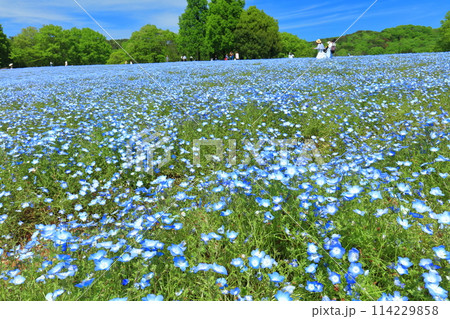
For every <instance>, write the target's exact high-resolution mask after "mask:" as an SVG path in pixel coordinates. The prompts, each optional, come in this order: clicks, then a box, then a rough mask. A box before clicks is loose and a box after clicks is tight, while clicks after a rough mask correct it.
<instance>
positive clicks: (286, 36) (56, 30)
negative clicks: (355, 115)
mask: <svg viewBox="0 0 450 319" xmlns="http://www.w3.org/2000/svg"><path fill="white" fill-rule="evenodd" d="M244 5H245V1H243V0H211V1H210V2H208V1H207V0H188V1H187V6H186V9H185V11H184V13H183V14H182V15H181V16H180V17H179V23H178V24H179V32H178V33H174V32H172V31H169V30H162V29H159V28H158V27H157V26H155V25H150V24H147V25H144V26H143V27H142V28H141V29H140V30H138V31H135V32H133V33H132V35H131V37H130V38H129V39H119V40H115V39H107V38H106V37H105V36H104V35H102V34H101V33H99V32H97V31H94V30H92V29H89V28H82V29H78V28H75V27H74V28H71V29H63V28H62V27H61V26H57V25H51V24H50V25H44V26H42V27H41V28H39V29H38V28H36V27H31V26H30V27H27V28H24V29H22V31H21V32H20V33H19V34H17V35H15V36H12V37H7V36H6V35H5V33H4V32H3V28H2V25H1V24H0V67H3V68H4V67H8V66H12V65H13V66H14V67H37V66H49V65H54V66H58V65H64V64H66V62H67V64H69V65H92V64H123V63H129V62H133V63H154V62H166V61H171V62H173V61H180V57H181V56H187V57H188V58H190V59H192V60H210V59H219V60H220V59H224V57H225V55H227V54H228V53H230V52H236V51H237V52H239V54H240V58H241V59H270V58H283V57H287V56H288V54H289V53H292V54H294V56H295V57H312V56H314V55H315V54H316V51H315V50H313V49H312V47H313V45H315V43H314V42H308V41H306V40H304V39H301V38H300V37H299V36H297V35H294V34H291V33H288V32H280V30H279V26H278V21H277V20H276V19H274V18H273V17H271V16H269V15H267V14H266V13H265V12H264V11H262V10H259V9H258V8H257V7H256V6H251V7H249V8H248V9H244ZM331 39H338V43H337V47H338V49H337V52H336V55H337V56H347V55H379V54H394V53H421V52H438V51H450V11H449V12H448V13H447V14H446V16H445V17H444V19H443V20H442V21H441V27H440V28H437V29H433V28H431V27H425V26H418V25H401V26H397V27H394V28H388V29H385V30H382V31H381V32H377V31H369V30H368V31H357V32H354V33H352V34H348V35H344V36H342V37H340V38H339V37H338V36H336V37H328V38H322V40H323V42H324V43H326V41H328V40H331ZM191 57H192V58H191Z"/></svg>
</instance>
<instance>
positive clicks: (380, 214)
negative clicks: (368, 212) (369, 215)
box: [373, 208, 389, 217]
mask: <svg viewBox="0 0 450 319" xmlns="http://www.w3.org/2000/svg"><path fill="white" fill-rule="evenodd" d="M388 212H389V209H388V208H383V209H381V208H378V209H377V212H376V213H375V214H373V215H374V216H375V217H381V216H383V215H385V214H387V213H388Z"/></svg>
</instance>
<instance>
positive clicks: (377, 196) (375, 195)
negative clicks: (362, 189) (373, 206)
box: [369, 191, 383, 202]
mask: <svg viewBox="0 0 450 319" xmlns="http://www.w3.org/2000/svg"><path fill="white" fill-rule="evenodd" d="M369 195H370V196H371V199H370V201H371V202H373V201H374V200H377V199H383V196H381V192H380V191H371V192H369Z"/></svg>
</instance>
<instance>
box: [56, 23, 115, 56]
mask: <svg viewBox="0 0 450 319" xmlns="http://www.w3.org/2000/svg"><path fill="white" fill-rule="evenodd" d="M65 34H66V39H67V40H66V41H67V46H66V48H67V54H66V57H67V58H66V60H67V61H68V62H69V64H76V65H87V64H104V63H106V61H107V60H108V58H109V56H110V54H111V51H112V49H111V46H110V45H109V43H108V42H107V41H106V38H105V37H104V36H103V35H102V34H100V33H98V32H96V31H94V30H92V29H89V28H83V29H81V30H80V29H77V28H72V29H70V30H65Z"/></svg>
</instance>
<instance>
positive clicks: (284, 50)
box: [279, 32, 312, 58]
mask: <svg viewBox="0 0 450 319" xmlns="http://www.w3.org/2000/svg"><path fill="white" fill-rule="evenodd" d="M280 40H281V52H280V54H279V57H280V58H282V57H287V56H288V54H289V53H292V54H294V56H295V57H310V56H311V55H312V54H311V51H312V50H311V45H310V44H309V43H308V42H307V41H306V40H303V39H300V38H299V37H298V36H296V35H294V34H292V33H288V32H281V33H280Z"/></svg>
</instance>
